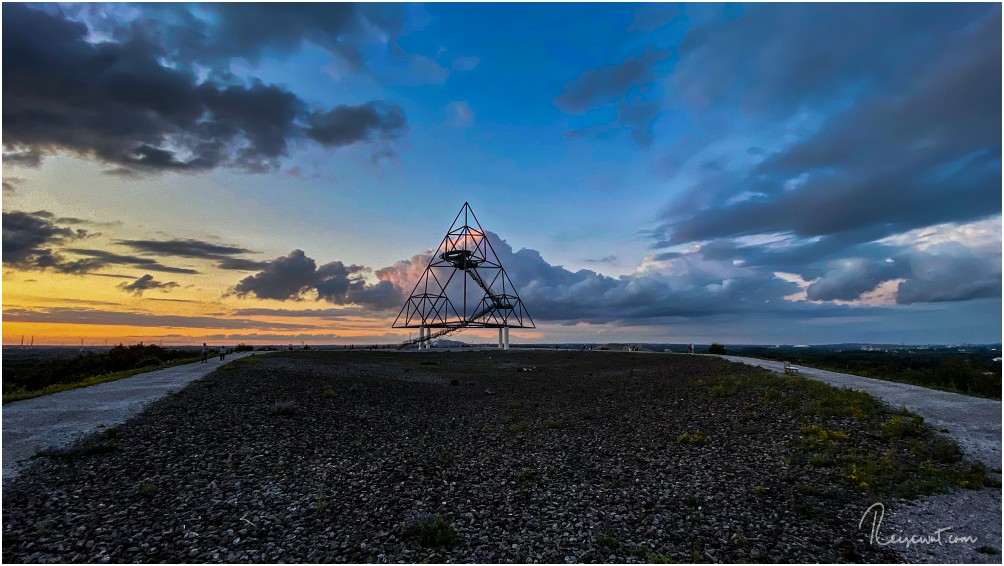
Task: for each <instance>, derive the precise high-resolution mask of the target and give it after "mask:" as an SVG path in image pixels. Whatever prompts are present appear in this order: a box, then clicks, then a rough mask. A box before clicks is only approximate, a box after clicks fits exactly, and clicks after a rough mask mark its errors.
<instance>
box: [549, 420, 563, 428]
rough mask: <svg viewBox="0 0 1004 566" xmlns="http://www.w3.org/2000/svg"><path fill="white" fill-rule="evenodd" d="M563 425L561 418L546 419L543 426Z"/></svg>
mask: <svg viewBox="0 0 1004 566" xmlns="http://www.w3.org/2000/svg"><path fill="white" fill-rule="evenodd" d="M564 426H565V421H563V420H561V419H547V420H546V421H544V427H545V428H550V429H556V428H563V427H564Z"/></svg>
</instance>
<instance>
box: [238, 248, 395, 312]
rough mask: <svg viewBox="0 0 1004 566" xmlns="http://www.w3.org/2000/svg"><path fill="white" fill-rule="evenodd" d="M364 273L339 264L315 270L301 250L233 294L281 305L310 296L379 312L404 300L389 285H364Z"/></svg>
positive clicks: (274, 263) (270, 265)
mask: <svg viewBox="0 0 1004 566" xmlns="http://www.w3.org/2000/svg"><path fill="white" fill-rule="evenodd" d="M366 271H369V270H368V269H367V268H365V267H361V266H358V265H345V264H343V263H342V262H340V261H333V262H330V263H326V264H324V265H322V266H320V267H318V266H317V264H316V262H315V261H314V260H313V259H311V258H309V257H307V256H306V254H304V253H303V251H302V250H293V251H292V252H290V253H289V254H287V255H286V256H283V257H278V258H276V259H274V260H272V261H271V262H269V263H268V264H267V266H266V267H265V269H263V270H262V271H261V272H259V273H256V274H254V275H250V276H248V277H245V278H244V279H242V280H241V281H240V282H238V283H237V285H236V286H235V287H234V289H233V291H234V293H235V294H236V295H238V296H240V297H245V296H255V297H257V298H259V299H276V300H280V301H285V300H302V299H303V298H304V295H306V294H308V293H311V292H313V293H316V299H317V300H325V301H328V302H331V303H334V304H358V305H360V306H365V307H369V308H373V309H381V310H382V309H388V308H392V307H395V306H398V303H399V302H400V301H401V300H403V297H402V296H401V294H400V291H399V289H397V288H396V287H395V286H394V285H393V284H392V283H390V282H388V281H379V282H377V283H375V284H369V283H366V281H365V280H364V279H363V277H362V274H363V273H364V272H366Z"/></svg>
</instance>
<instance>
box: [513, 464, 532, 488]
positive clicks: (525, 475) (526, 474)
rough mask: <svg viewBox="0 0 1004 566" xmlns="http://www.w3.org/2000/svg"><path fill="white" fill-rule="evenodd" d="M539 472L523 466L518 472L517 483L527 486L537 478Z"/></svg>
mask: <svg viewBox="0 0 1004 566" xmlns="http://www.w3.org/2000/svg"><path fill="white" fill-rule="evenodd" d="M536 477H537V473H536V472H534V471H533V470H531V469H529V468H523V469H522V470H520V471H519V472H517V473H516V483H517V484H518V485H521V486H527V485H530V484H532V483H533V480H534V479H536Z"/></svg>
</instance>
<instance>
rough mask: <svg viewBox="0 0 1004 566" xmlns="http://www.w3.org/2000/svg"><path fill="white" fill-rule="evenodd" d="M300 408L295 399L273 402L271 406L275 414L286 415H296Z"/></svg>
mask: <svg viewBox="0 0 1004 566" xmlns="http://www.w3.org/2000/svg"><path fill="white" fill-rule="evenodd" d="M298 410H299V406H298V405H297V404H296V402H294V401H280V402H278V403H273V404H272V407H271V411H272V414H273V415H281V416H286V417H290V416H293V415H295V414H296V412H297V411H298Z"/></svg>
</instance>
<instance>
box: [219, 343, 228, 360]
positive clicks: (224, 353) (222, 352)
mask: <svg viewBox="0 0 1004 566" xmlns="http://www.w3.org/2000/svg"><path fill="white" fill-rule="evenodd" d="M226 357H227V349H226V348H225V347H224V346H220V361H221V362H222V361H223V359H224V358H226Z"/></svg>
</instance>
